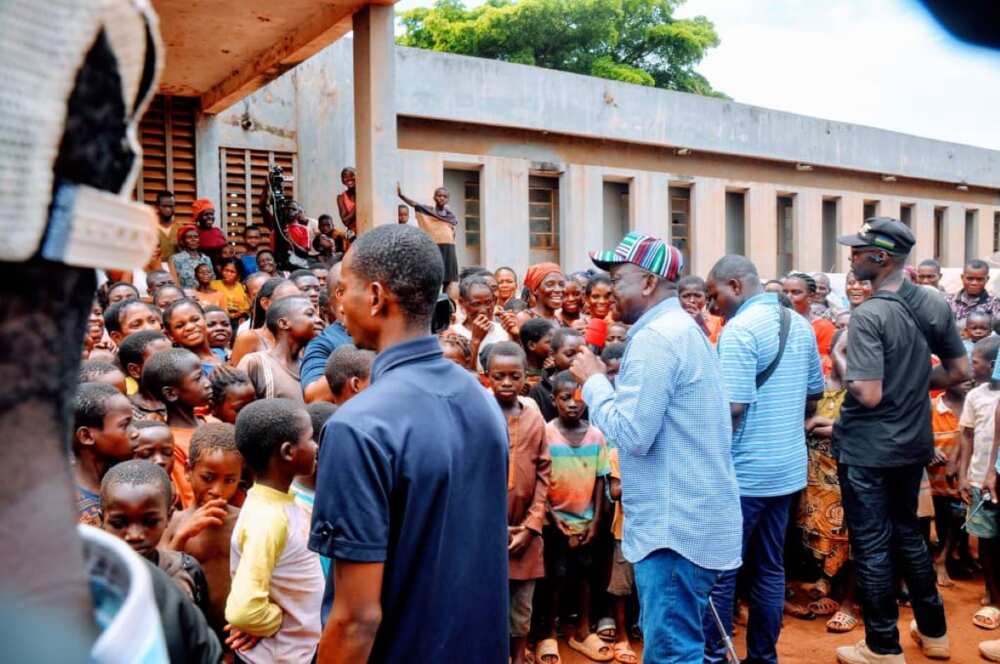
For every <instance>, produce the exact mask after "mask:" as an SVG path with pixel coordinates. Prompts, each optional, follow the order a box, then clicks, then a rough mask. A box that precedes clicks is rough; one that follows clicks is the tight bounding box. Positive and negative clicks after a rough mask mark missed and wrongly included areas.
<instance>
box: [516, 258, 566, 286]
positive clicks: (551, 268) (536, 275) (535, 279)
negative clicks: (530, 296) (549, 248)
mask: <svg viewBox="0 0 1000 664" xmlns="http://www.w3.org/2000/svg"><path fill="white" fill-rule="evenodd" d="M553 272H556V273H559V274H562V268H561V267H559V266H558V265H557V264H556V263H538V264H537V265H532V266H531V267H529V268H528V272H527V273H526V274H525V275H524V285H525V286H526V287H527V288H528V290H529V291H531V292H532V293H533V292H535V291H536V290H538V287H539V286H541V285H542V282H543V281H545V277H547V276H549V275H550V274H552V273H553Z"/></svg>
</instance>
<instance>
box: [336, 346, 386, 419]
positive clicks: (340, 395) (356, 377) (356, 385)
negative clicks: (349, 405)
mask: <svg viewBox="0 0 1000 664" xmlns="http://www.w3.org/2000/svg"><path fill="white" fill-rule="evenodd" d="M374 363H375V353H373V352H372V351H370V350H361V349H360V348H357V347H355V346H352V345H350V344H347V345H344V346H338V347H337V348H336V349H335V350H334V351H333V352H332V353H330V357H329V359H327V361H326V368H325V370H324V376H325V377H326V382H327V384H329V386H330V392H331V393H332V394H333V403H334V404H336V405H338V406H342V405H344V404H345V403H346V402H347V401H348V400H349V399H350V398H351V397H353V396H354V395H356V394H358V393H359V392H360V391H361V390H363V389H365V388H366V387H368V383H369V381H370V380H371V373H372V364H374Z"/></svg>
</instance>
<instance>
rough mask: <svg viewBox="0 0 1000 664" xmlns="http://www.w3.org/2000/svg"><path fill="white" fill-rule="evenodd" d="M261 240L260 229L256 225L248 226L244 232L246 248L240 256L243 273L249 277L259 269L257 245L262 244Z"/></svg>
mask: <svg viewBox="0 0 1000 664" xmlns="http://www.w3.org/2000/svg"><path fill="white" fill-rule="evenodd" d="M260 242H261V237H260V229H259V228H257V227H256V226H247V229H246V231H245V232H244V233H243V245H244V247H245V250H244V252H243V255H242V256H240V263H242V264H243V274H245V275H247V276H248V277H249V276H250V275H251V274H253V273H254V272H256V271H257V247H258V246H260Z"/></svg>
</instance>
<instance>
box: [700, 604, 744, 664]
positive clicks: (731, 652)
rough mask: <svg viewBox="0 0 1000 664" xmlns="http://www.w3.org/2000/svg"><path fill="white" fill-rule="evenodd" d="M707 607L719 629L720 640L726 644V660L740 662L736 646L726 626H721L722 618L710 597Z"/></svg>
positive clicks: (735, 663)
mask: <svg viewBox="0 0 1000 664" xmlns="http://www.w3.org/2000/svg"><path fill="white" fill-rule="evenodd" d="M708 608H709V609H711V610H712V617H713V618H715V626H716V628H718V630H719V634H721V635H722V641H723V642H724V643H725V644H726V660H727V661H729V662H731V663H732V664H740V656H739V655H738V654H736V646H734V645H733V640H732V639H731V638H730V637H729V632H727V631H726V628H725V627H723V626H722V618H720V617H719V612H718V611H716V610H715V602H713V601H712V598H711V597H709V598H708Z"/></svg>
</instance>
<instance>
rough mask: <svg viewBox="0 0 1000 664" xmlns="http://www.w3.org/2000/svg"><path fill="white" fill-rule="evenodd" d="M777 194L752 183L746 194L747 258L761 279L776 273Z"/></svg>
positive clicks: (770, 188)
mask: <svg viewBox="0 0 1000 664" xmlns="http://www.w3.org/2000/svg"><path fill="white" fill-rule="evenodd" d="M777 196H778V194H777V191H776V190H775V188H774V185H771V184H767V183H755V184H753V185H751V186H750V188H749V189H748V190H747V194H746V245H747V257H748V258H749V259H750V260H752V261H753V262H754V265H756V266H757V273H758V274H759V275H760V277H761V279H772V278H774V277H775V276H777V272H778V198H777Z"/></svg>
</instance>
